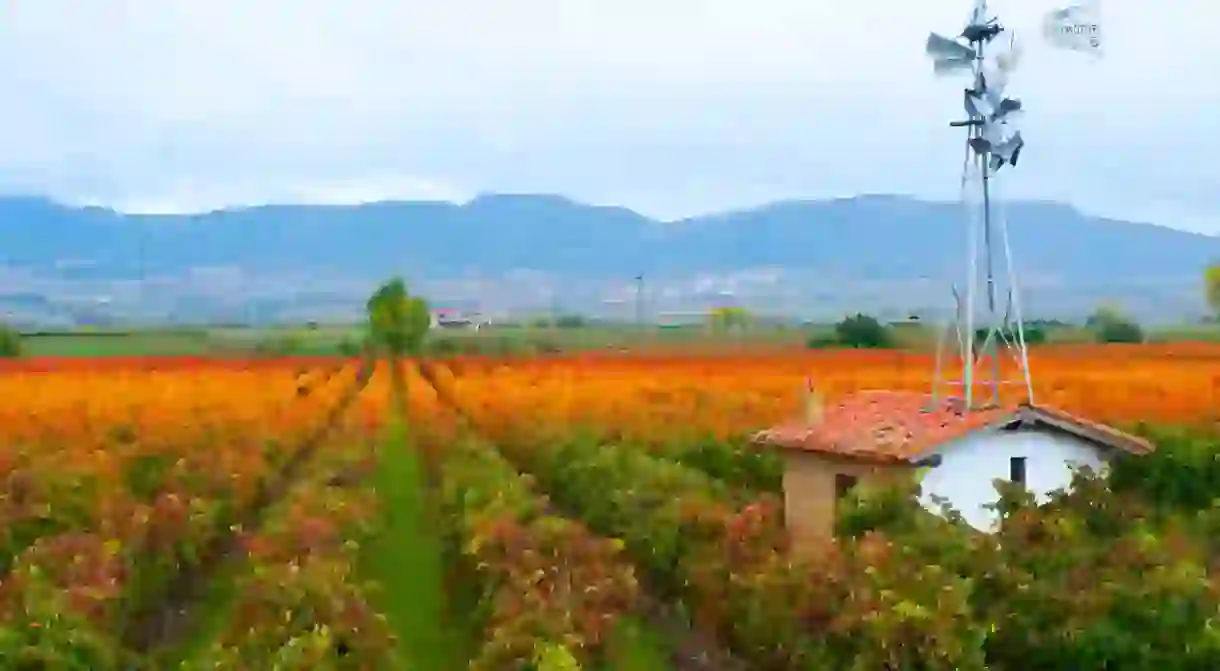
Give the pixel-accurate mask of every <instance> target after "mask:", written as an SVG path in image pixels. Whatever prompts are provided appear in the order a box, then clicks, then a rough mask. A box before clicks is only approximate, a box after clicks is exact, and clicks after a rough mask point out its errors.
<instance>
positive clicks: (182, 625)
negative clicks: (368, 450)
mask: <svg viewBox="0 0 1220 671" xmlns="http://www.w3.org/2000/svg"><path fill="white" fill-rule="evenodd" d="M373 363H374V362H373V361H371V360H365V361H363V362H362V364H361V368H360V370H359V371H357V376H356V380H355V382H354V383H353V384H352V386H351V387H350V388H348V390H347V391H346V392H345V393H344V395H343V396H342V397H340V399H339V401H338V402H337V403H335V405H334V406H333V407H332V408H331V409H330V412H329V413H327V415H326V419H325V420H324V421H323V422H322V423H321V424H320V425H319V426H318V428H317V429H315V430H314V432H313V433H312V434H310V435H309V436H308V437H307V438H306V439H305V440H304V441H303V442H302V444H301V447H300V449H299V450H297V452H296V453H295V454H293V455H292V457H291V458H289V460H288V461H287V462H286V463H285V464H284V466H283V467H282V470H281V471H280V473H279V475H278V476H277V477H275V478H274V480H272V481H271V482H269V483H267V484H266V485H265V486H264V487H262V488H261V489H260V491H259V493H258V494H257V495H256V496H255V497H254V500H253V501H252V502H251V504H250V506H249V507H248V508H247V509H246V510H245V512H244V513H243V514H242V515H241V516H240V518H239V519H238V521H237V524H238V525H240V527H239V528H241V529H247V530H251V531H253V530H255V529H257V528H258V527H259V525H260V524H261V522H262V517H263V514H264V513H265V512H266V511H267V509H268V508H270V507H271V506H272V505H274V504H275V502H277V501H279V500H280V499H281V498H283V497H284V495H285V494H286V493H287V491H288V488H289V487H291V486H292V484H293V483H294V482H295V481H296V479H297V476H298V475H299V473H300V471H301V469H302V468H303V467H304V466H305V465H306V464H307V463H309V460H310V458H311V457H312V456H313V454H314V452H316V451H317V449H318V447H319V446H320V445H321V444H322V442H323V441H324V440H325V439H326V438H327V436H329V435H330V432H331V431H332V430H333V429H334V428H335V426H336V425H337V424H338V422H339V420H340V419H341V418H342V417H343V414H344V413H345V412H347V410H348V408H349V407H350V406H351V405H352V403H354V402H355V400H356V398H357V397H358V396H359V395H360V393H361V392H363V391H364V388H365V387H366V386H368V383H369V380H370V379H371V378H372V374H373ZM239 543H240V536H239V535H238V534H236V533H226V534H222V535H221V536H220V537H219V538H217V539H216V540H215V541H214V542H213V543H212V544H211V545H209V546H208V547H206V548H204V551H203V552H202V553H201V559H200V562H199V564H197V565H196V566H195V567H193V568H192V569H190V570H186V571H182V572H180V573H178V574H177V575H176V576H175V577H174V579H173V580H172V581H171V582H170V584H169V586H168V588H167V590H166V593H165V596H164V598H163V599H161V600H160V601H159V602H158V603H156V604H155V605H152V606H150V607H149V608H147V609H145V610H144V611H141V612H136V613H135V614H134V615H133V617H132V618H131V619H130V620H129V621H128V622H127V626H125V627H124V628H123V631H122V632H121V633H120V640H121V641H122V642H123V644H124V646H125V647H127V648H128V649H129V650H132V651H134V652H136V653H140V654H145V653H148V652H151V651H155V650H161V649H166V648H172V647H174V646H175V645H176V644H178V643H180V642H181V641H182V640H183V638H184V637H185V636H186V635H188V634H189V633H190V632H191V631H192V628H193V626H194V625H195V623H196V622H195V619H196V618H195V616H196V611H197V610H198V606H199V604H201V603H203V602H204V601H205V599H206V598H207V595H208V593H209V590H210V589H211V588H212V585H213V582H214V580H215V579H216V577H217V576H219V575H223V569H224V568H226V567H227V566H228V565H229V564H230V563H231V562H233V561H238V560H240V559H241V557H242V554H243V553H242V552H241V547H240V545H239Z"/></svg>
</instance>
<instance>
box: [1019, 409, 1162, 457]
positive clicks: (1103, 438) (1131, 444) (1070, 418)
mask: <svg viewBox="0 0 1220 671" xmlns="http://www.w3.org/2000/svg"><path fill="white" fill-rule="evenodd" d="M1029 409H1030V411H1032V413H1033V414H1034V416H1035V417H1040V418H1041V419H1043V420H1049V421H1050V422H1051V423H1061V424H1064V425H1066V426H1067V427H1070V428H1073V429H1075V430H1076V432H1077V433H1080V434H1083V435H1087V436H1089V437H1091V438H1093V439H1094V440H1096V441H1097V442H1100V443H1105V444H1107V445H1109V446H1111V447H1114V448H1116V449H1120V450H1123V451H1124V452H1130V453H1131V454H1135V455H1144V454H1150V453H1152V452H1154V451H1155V450H1156V446H1155V445H1153V444H1152V443H1151V442H1149V441H1148V440H1147V439H1144V438H1140V437H1139V436H1133V435H1131V434H1129V433H1127V432H1126V431H1120V430H1118V429H1116V428H1114V427H1112V426H1109V425H1107V424H1102V423H1100V422H1094V421H1093V420H1090V419H1085V418H1084V417H1081V416H1080V415H1073V414H1071V413H1068V412H1065V411H1063V410H1060V409H1058V408H1050V407H1047V406H1045V405H1033V406H1029Z"/></svg>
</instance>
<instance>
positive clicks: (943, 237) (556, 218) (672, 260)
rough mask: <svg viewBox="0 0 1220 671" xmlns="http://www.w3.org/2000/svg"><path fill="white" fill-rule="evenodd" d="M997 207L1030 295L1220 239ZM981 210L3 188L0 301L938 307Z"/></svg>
mask: <svg viewBox="0 0 1220 671" xmlns="http://www.w3.org/2000/svg"><path fill="white" fill-rule="evenodd" d="M1003 210H1004V212H1003V214H1004V216H1005V219H1006V221H1007V223H1008V230H1009V232H1010V233H1009V234H1010V238H1011V241H1010V242H1011V248H1012V249H1013V250H1014V256H1015V258H1016V264H1017V268H1018V270H1019V273H1020V277H1021V278H1022V280H1021V282H1022V294H1023V295H1024V294H1028V295H1029V297H1030V298H1029V302H1030V304H1031V306H1032V307H1031V308H1030V309H1031V310H1034V311H1037V312H1039V314H1041V313H1046V314H1047V315H1048V316H1050V315H1051V314H1052V313H1053V315H1054V316H1060V315H1063V314H1069V313H1070V314H1077V313H1080V312H1081V311H1082V310H1087V309H1088V308H1089V307H1090V306H1093V305H1096V303H1097V302H1099V301H1117V302H1121V303H1122V304H1124V305H1125V306H1127V307H1128V308H1129V309H1130V310H1133V311H1134V312H1136V313H1140V314H1145V315H1147V316H1151V317H1154V318H1176V317H1180V316H1186V315H1191V314H1195V313H1201V312H1202V310H1203V308H1202V299H1201V296H1202V292H1201V289H1200V284H1201V280H1200V278H1201V273H1202V269H1203V267H1204V266H1205V265H1206V264H1207V263H1209V262H1210V261H1212V260H1214V259H1218V258H1220V238H1217V237H1213V236H1207V235H1201V234H1196V233H1188V232H1184V231H1180V230H1176V229H1172V228H1166V227H1162V226H1155V225H1150V224H1140V223H1133V222H1125V221H1117V220H1112V219H1104V218H1098V217H1092V216H1088V215H1086V214H1083V213H1081V212H1079V211H1077V210H1075V209H1073V208H1071V207H1068V206H1065V205H1060V204H1055V203H1042V202H1014V203H1006V204H1005V206H1004V208H1003ZM968 221H969V219H968V213H967V211H966V209H965V208H964V207H963V206H962V205H960V204H958V203H937V202H927V201H920V200H916V199H913V198H908V197H903V196H888V195H875V196H858V197H853V198H843V199H836V200H820V201H817V200H811V201H784V202H776V203H772V204H769V205H765V206H762V207H757V208H752V209H745V210H740V211H732V212H723V213H716V214H711V215H706V216H698V217H692V218H688V219H683V220H679V221H658V220H655V219H651V218H649V217H646V216H643V215H641V214H638V213H636V212H633V211H631V210H629V209H626V208H622V207H602V206H592V205H586V204H582V203H578V202H574V201H572V200H569V199H567V198H564V197H560V196H552V195H511V194H493V195H484V196H480V197H478V198H475V199H474V200H472V201H470V202H468V203H465V204H453V203H447V202H380V203H369V204H363V205H351V206H332V205H267V206H259V207H249V208H241V209H232V210H222V211H216V212H210V213H204V214H189V215H133V214H123V213H119V212H115V211H112V210H109V209H104V208H98V207H84V208H77V207H69V206H65V205H62V204H59V203H55V202H53V201H50V200H47V199H43V198H31V197H9V198H0V307H7V308H8V309H9V310H10V311H13V310H18V311H21V310H25V311H26V312H30V311H33V312H38V311H39V310H42V311H43V312H47V311H48V310H49V308H47V306H48V305H56V304H75V305H78V306H79V305H82V304H85V305H92V306H93V307H92V308H90V310H92V311H93V312H95V313H106V312H108V311H109V312H116V313H119V312H124V313H126V312H131V311H133V310H136V309H137V308H139V309H142V310H143V311H144V312H150V311H151V313H157V314H162V313H164V314H169V313H168V312H166V311H167V310H169V311H171V312H174V314H175V315H178V316H176V317H175V318H181V319H190V318H197V319H216V318H220V317H221V316H222V314H225V315H227V314H228V312H225V311H226V310H228V311H229V312H232V311H233V310H246V311H247V312H248V311H249V308H250V305H252V304H256V303H258V302H259V301H263V302H265V303H267V304H268V305H270V304H275V305H276V306H278V307H273V308H269V310H270V311H271V312H275V313H277V314H289V313H294V310H295V312H300V313H308V312H310V310H313V309H316V310H321V311H323V312H326V311H328V310H331V308H333V310H332V311H336V312H344V311H349V312H350V311H351V310H354V309H358V306H359V301H358V300H357V299H359V298H360V297H362V296H363V295H365V294H366V293H367V289H368V288H369V287H370V286H371V285H372V283H374V282H376V281H378V280H380V279H384V278H385V277H388V276H389V275H392V274H401V275H404V276H405V277H407V278H408V280H409V281H411V282H412V283H413V285H415V286H421V287H425V288H426V289H428V290H429V291H431V292H432V294H435V295H438V296H441V298H442V300H446V301H450V302H454V303H463V304H472V303H473V304H477V305H479V306H481V307H482V308H483V309H484V310H485V311H490V310H522V309H556V305H562V306H563V309H568V310H581V311H596V310H611V311H613V310H614V309H617V308H614V307H613V306H614V305H618V304H622V303H623V302H624V301H628V302H629V301H631V300H633V298H632V297H633V292H634V291H635V290H636V289H640V288H644V289H645V290H646V291H647V294H646V295H647V296H648V297H649V300H650V305H651V306H652V307H653V308H654V309H656V310H662V309H666V310H682V309H690V310H698V309H701V308H703V307H705V306H706V305H707V304H709V303H713V302H717V301H720V302H723V301H725V300H732V301H736V302H742V303H746V304H749V305H751V306H754V307H756V308H757V309H760V310H771V311H786V312H795V313H819V312H827V313H832V312H835V311H842V310H845V309H852V308H853V307H854V306H856V305H861V304H867V306H868V307H869V308H872V309H880V310H894V311H906V310H913V309H916V308H919V309H923V308H924V307H925V306H936V307H937V308H938V309H939V308H941V307H944V304H945V303H946V302H947V301H948V300H950V299H949V293H948V286H949V282H951V281H956V280H960V278H961V277H964V273H965V258H966V248H967V247H966V245H967V238H966V231H967V222H968ZM1000 242H1001V241H999V240H997V241H996V246H997V247H999V246H1000ZM1003 271H1004V268H1003V265H1002V264H1001V265H1000V266H999V267H997V268H996V273H997V274H999V275H1001V276H1002V275H1003ZM638 276H642V277H643V278H644V280H643V281H642V282H646V283H647V285H646V287H640V286H638V285H637V280H635V278H636V277H638ZM141 279H142V280H143V281H142V282H134V281H133V280H141ZM91 297H92V298H91ZM91 301H92V302H91ZM353 301H356V302H353ZM39 306H41V307H39ZM208 306H212V307H208ZM217 306H228V307H225V308H223V309H222V308H220V307H217ZM292 306H295V307H292ZM310 306H314V307H313V308H311V307H310ZM321 306H330V307H329V308H325V309H324V308H323V307H321ZM608 306H609V307H608ZM51 311H52V312H53V311H54V310H51ZM178 313H181V314H178ZM43 316H44V317H45V315H43ZM230 316H232V315H230ZM61 317H62V315H61ZM30 318H33V317H30ZM38 318H39V319H41V318H42V317H38Z"/></svg>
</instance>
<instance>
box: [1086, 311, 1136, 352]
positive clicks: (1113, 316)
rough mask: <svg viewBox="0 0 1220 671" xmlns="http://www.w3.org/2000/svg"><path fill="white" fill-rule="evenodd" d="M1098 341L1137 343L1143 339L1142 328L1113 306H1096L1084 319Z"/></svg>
mask: <svg viewBox="0 0 1220 671" xmlns="http://www.w3.org/2000/svg"><path fill="white" fill-rule="evenodd" d="M1085 326H1086V327H1087V328H1089V329H1091V330H1092V331H1093V333H1094V337H1095V338H1096V339H1097V341H1098V342H1103V343H1138V342H1143V341H1144V330H1143V329H1142V328H1140V325H1139V323H1138V322H1136V321H1135V320H1134V319H1132V318H1131V317H1129V316H1127V315H1126V314H1124V313H1123V312H1122V311H1121V310H1119V309H1118V308H1116V307H1113V306H1101V307H1099V308H1097V310H1095V311H1094V312H1093V314H1092V316H1090V317H1089V318H1088V320H1086V321H1085Z"/></svg>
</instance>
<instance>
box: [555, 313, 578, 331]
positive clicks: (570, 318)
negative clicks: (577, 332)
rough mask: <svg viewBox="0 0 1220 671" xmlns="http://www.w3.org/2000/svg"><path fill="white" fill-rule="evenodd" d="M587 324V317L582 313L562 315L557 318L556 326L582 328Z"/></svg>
mask: <svg viewBox="0 0 1220 671" xmlns="http://www.w3.org/2000/svg"><path fill="white" fill-rule="evenodd" d="M585 326H586V323H585V318H584V317H582V316H580V315H560V316H559V317H557V318H556V319H555V327H556V328H561V329H580V328H584V327H585Z"/></svg>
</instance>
